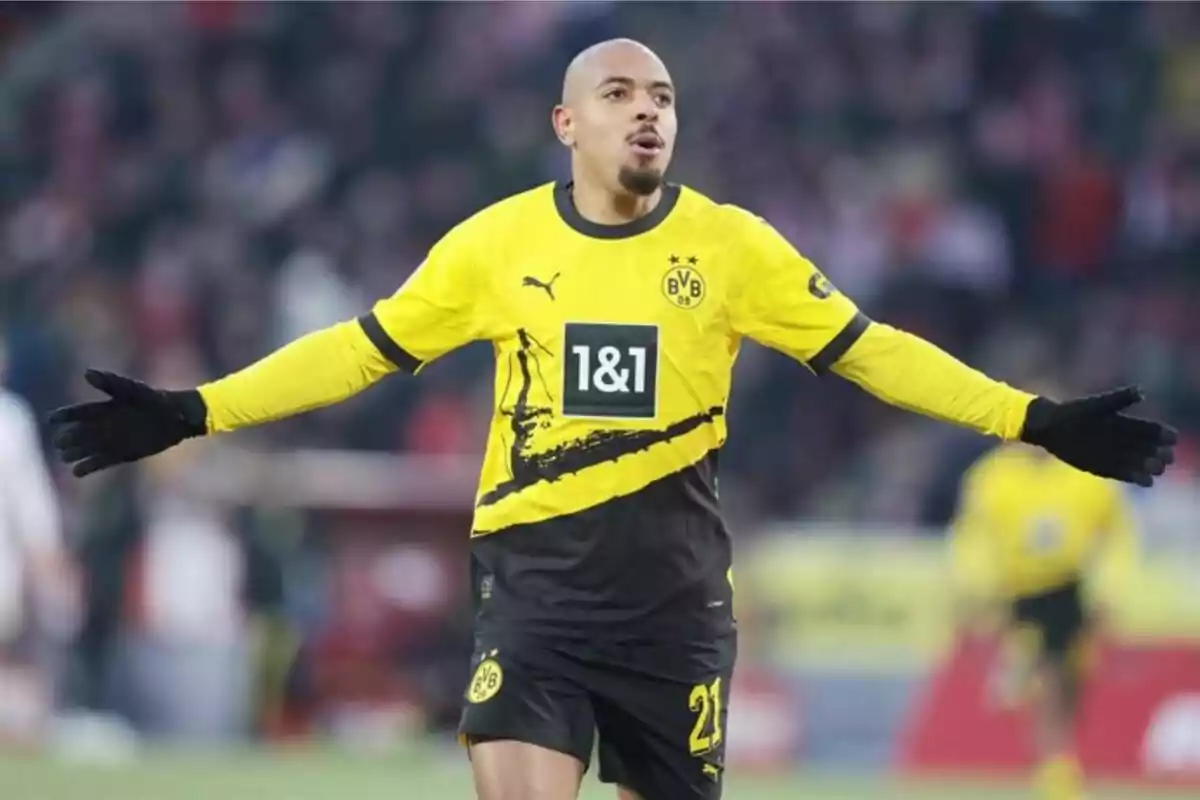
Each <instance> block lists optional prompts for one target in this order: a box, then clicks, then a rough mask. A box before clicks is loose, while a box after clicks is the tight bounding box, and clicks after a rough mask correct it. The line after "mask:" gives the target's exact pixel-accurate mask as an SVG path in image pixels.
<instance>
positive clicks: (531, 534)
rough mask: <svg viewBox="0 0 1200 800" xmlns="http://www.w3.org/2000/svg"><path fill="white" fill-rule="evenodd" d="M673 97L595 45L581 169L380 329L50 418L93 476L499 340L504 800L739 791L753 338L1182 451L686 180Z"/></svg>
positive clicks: (973, 400) (410, 297) (471, 689)
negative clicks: (735, 706) (743, 458)
mask: <svg viewBox="0 0 1200 800" xmlns="http://www.w3.org/2000/svg"><path fill="white" fill-rule="evenodd" d="M675 99H676V98H675V86H674V84H673V82H672V80H671V76H670V74H669V73H668V72H667V69H666V67H664V66H663V63H662V61H660V60H659V59H658V57H657V56H655V55H654V53H652V52H651V51H650V50H649V49H648V48H646V47H645V46H644V45H641V44H638V43H637V42H632V41H628V40H616V41H610V42H604V43H602V44H599V45H596V46H595V47H592V48H590V49H588V50H586V51H585V52H583V53H581V54H580V55H579V56H578V57H577V58H576V59H575V60H574V61H573V62H572V63H571V65H570V67H569V68H568V70H567V74H566V78H565V80H564V82H563V98H562V103H561V104H560V105H559V106H557V107H556V108H555V109H554V111H553V115H552V121H553V125H554V133H555V135H556V136H557V137H558V139H559V141H561V142H562V143H563V145H564V146H566V147H567V148H569V150H570V152H571V179H570V180H566V181H561V182H556V183H552V184H547V185H544V186H539V187H537V188H534V189H531V190H529V191H527V192H524V193H521V194H518V195H515V196H513V197H509V198H507V199H505V200H502V201H500V202H499V203H496V204H495V205H493V206H490V207H489V208H486V209H484V210H483V211H480V212H479V213H477V214H475V215H474V216H473V217H471V218H470V219H468V220H466V221H465V222H462V223H461V224H459V225H458V226H457V227H455V228H454V229H453V230H451V231H450V232H449V233H448V234H446V236H445V237H443V238H442V239H441V241H439V242H438V243H437V244H436V245H434V247H433V249H432V250H430V252H429V254H428V256H427V258H426V259H425V261H424V263H423V264H422V265H421V266H420V267H419V268H418V269H417V270H416V272H415V273H413V275H412V276H411V277H410V278H409V279H408V280H407V281H406V282H405V283H404V285H403V286H401V287H400V289H399V291H397V292H396V294H394V295H392V296H391V297H388V298H386V299H384V300H381V301H380V302H378V303H377V304H376V305H375V306H374V308H373V309H372V310H371V311H370V312H369V313H367V314H364V315H363V316H362V317H360V318H358V319H356V320H350V321H347V322H344V323H341V324H339V325H335V326H332V327H330V328H328V329H325V330H322V331H318V332H316V333H313V334H310V335H308V336H305V337H304V338H301V339H299V340H297V341H295V342H293V343H292V344H290V345H288V346H286V347H284V348H283V349H281V350H279V351H278V352H276V353H274V354H272V355H270V356H268V357H267V358H265V359H263V360H262V361H260V362H258V363H256V364H253V365H251V366H249V367H248V368H246V369H244V370H242V371H241V372H238V373H235V374H233V375H229V376H227V377H225V378H222V379H221V380H218V381H215V382H213V383H209V384H205V385H203V386H200V387H198V388H197V389H194V390H191V391H182V392H167V391H161V390H156V389H152V388H150V387H148V386H146V385H144V384H142V383H139V382H137V381H133V380H130V379H128V378H124V377H121V376H117V375H112V374H110V373H101V372H91V373H89V375H88V380H90V381H91V382H92V384H93V385H94V386H96V388H98V389H99V390H101V391H102V392H104V393H106V394H107V395H108V396H109V397H108V399H105V400H99V401H95V402H91V403H85V404H83V405H80V406H75V407H71V408H67V409H63V410H61V411H58V412H56V413H55V414H54V415H52V421H53V423H54V424H55V426H56V427H57V428H58V432H57V434H56V439H55V441H56V443H57V445H58V447H59V448H60V451H61V452H62V456H63V458H64V459H65V460H66V461H68V462H69V463H73V464H74V465H75V467H74V471H75V473H76V474H77V475H85V474H87V473H89V472H94V471H95V470H98V469H104V468H106V467H110V466H112V465H114V464H118V463H124V462H128V461H132V460H135V459H139V458H144V457H146V456H149V455H152V454H154V453H157V452H160V451H161V450H163V449H165V448H167V447H170V446H172V445H174V444H176V443H177V442H179V441H181V440H182V439H184V438H187V437H189V436H201V435H206V434H215V433H220V432H226V431H233V430H236V429H238V428H243V427H246V426H250V425H257V424H261V423H265V422H268V421H271V420H276V419H280V418H282V417H287V416H290V415H293V414H297V413H300V412H302V411H305V410H308V409H312V408H317V407H320V406H326V405H329V404H331V403H335V402H338V401H340V400H343V399H344V398H347V397H349V396H351V395H353V394H355V393H357V392H359V391H361V390H362V389H365V388H366V387H367V386H369V385H371V384H373V383H375V382H376V381H378V380H380V379H382V378H383V377H385V376H387V375H390V374H392V373H394V372H397V371H401V372H414V373H415V372H419V371H420V370H421V368H422V367H424V366H425V365H426V364H428V363H429V362H431V361H433V360H434V359H436V358H438V357H440V356H442V355H444V354H445V353H448V352H450V351H452V350H454V349H456V348H458V347H460V346H461V345H464V344H466V343H467V342H472V341H477V340H486V341H490V342H491V343H492V344H493V347H494V349H495V352H496V378H495V412H494V414H493V416H492V427H491V431H490V434H489V438H488V444H487V453H486V455H485V457H484V464H483V470H482V475H481V478H480V486H479V493H478V495H477V501H476V508H475V519H474V524H473V527H472V532H471V536H472V539H471V581H472V589H473V591H474V602H475V610H476V631H475V655H474V658H473V664H472V668H473V675H472V678H471V681H470V683H469V684H468V685H467V687H466V690H465V692H464V709H463V716H462V723H461V728H460V732H461V734H462V739H463V741H464V742H465V743H466V744H467V745H468V746H469V748H470V749H469V753H470V757H471V762H472V765H473V771H474V776H475V785H476V789H477V792H478V797H479V798H480V799H481V800H571V799H572V798H575V797H576V796H577V794H578V791H579V784H580V781H581V779H582V777H583V774H584V772H585V771H586V769H587V767H588V765H589V764H590V761H591V757H592V754H593V746H594V745H595V744H596V743H597V742H598V744H599V747H598V751H597V752H598V756H599V758H598V760H599V773H600V778H601V780H603V781H606V782H610V783H615V784H617V785H618V787H619V788H618V792H619V795H620V797H621V798H622V800H634V799H635V798H640V800H689V799H692V798H694V799H695V800H714V799H715V798H719V797H720V795H721V787H722V780H723V773H724V755H723V754H724V748H725V730H726V724H725V723H726V719H727V713H728V708H729V683H730V677H731V675H732V670H733V664H734V659H735V654H736V626H735V622H734V615H733V578H732V571H731V555H730V550H731V548H730V537H729V533H728V531H727V530H726V528H725V525H724V523H723V522H722V519H721V514H720V511H719V508H718V502H717V454H718V453H719V451H720V448H721V445H722V443H723V442H724V441H725V432H726V431H725V405H726V402H727V400H728V397H729V389H730V380H731V372H732V368H733V362H734V359H735V357H736V355H737V352H738V347H739V344H740V342H741V341H742V340H743V339H744V338H746V337H749V338H752V339H755V340H757V341H759V342H762V343H764V344H766V345H768V346H771V347H774V348H776V349H778V350H781V351H782V352H784V353H787V354H789V355H791V356H793V357H794V358H796V359H797V360H798V361H800V362H801V363H803V364H805V365H806V366H808V367H809V368H810V369H812V370H813V371H814V372H817V373H826V372H830V371H833V372H836V373H838V374H840V375H842V376H843V377H846V378H848V379H849V380H851V381H854V382H856V383H857V384H859V385H861V386H863V387H864V388H866V389H867V390H868V391H871V392H873V393H874V394H876V395H877V396H879V397H881V398H882V399H884V400H885V401H887V402H890V403H894V404H896V405H899V406H902V407H904V408H907V409H911V410H915V411H918V412H921V413H925V414H928V415H930V416H934V417H936V418H938V419H943V420H948V421H951V422H956V423H959V424H962V425H965V426H969V427H971V428H974V429H975V430H978V431H980V432H982V433H986V434H989V435H993V436H996V437H1000V438H1005V439H1016V438H1018V437H1020V436H1024V438H1025V439H1026V440H1027V441H1031V442H1035V443H1037V442H1044V443H1045V446H1047V447H1048V448H1050V447H1052V448H1054V449H1055V451H1056V452H1059V453H1061V454H1063V455H1064V457H1068V458H1072V459H1074V460H1075V461H1076V462H1080V463H1087V464H1090V465H1091V467H1090V468H1092V469H1096V470H1100V471H1105V470H1107V471H1108V472H1109V473H1110V474H1112V475H1113V476H1114V477H1121V478H1122V479H1126V480H1137V481H1139V482H1148V481H1150V480H1151V476H1152V475H1153V474H1158V473H1161V472H1162V470H1163V468H1164V466H1165V465H1164V462H1165V460H1168V459H1169V457H1170V453H1169V446H1168V445H1167V444H1165V443H1166V442H1167V441H1168V439H1169V438H1170V432H1169V431H1168V430H1167V429H1165V428H1164V427H1162V426H1159V425H1157V424H1156V423H1150V422H1139V423H1137V424H1135V421H1133V420H1128V419H1127V418H1125V417H1122V416H1120V415H1119V413H1118V412H1119V411H1120V409H1121V408H1124V407H1125V406H1128V405H1129V404H1131V403H1132V402H1134V401H1135V400H1136V399H1137V396H1138V395H1137V392H1136V391H1135V390H1132V389H1130V390H1125V391H1121V392H1117V393H1115V394H1110V395H1105V396H1102V397H1099V398H1089V399H1086V400H1085V401H1082V404H1080V402H1078V401H1077V402H1075V403H1067V404H1057V403H1054V402H1052V401H1050V400H1047V399H1042V398H1037V399H1035V398H1034V397H1033V396H1032V395H1030V394H1028V393H1025V392H1021V391H1018V390H1016V389H1013V388H1010V387H1008V386H1006V385H1004V384H1001V383H997V382H995V381H993V380H991V379H989V378H987V377H986V376H984V375H982V374H980V373H978V372H975V371H973V370H971V369H969V368H968V367H966V366H964V365H963V364H961V363H960V362H958V361H956V360H955V359H953V358H951V357H950V356H948V355H946V354H945V353H943V352H942V351H940V350H938V349H937V348H935V347H933V346H932V345H929V344H927V343H925V342H923V341H922V340H920V339H917V338H915V337H913V336H910V335H908V334H905V333H902V332H900V331H898V330H896V329H894V328H891V327H888V326H887V325H883V324H879V323H874V322H871V321H870V320H868V319H867V318H866V317H865V316H863V315H862V314H861V313H859V311H858V309H857V308H856V307H855V305H854V303H853V302H852V301H851V300H850V299H849V298H847V297H846V296H844V295H843V294H841V293H839V292H838V291H837V290H836V289H834V287H833V286H832V285H830V283H829V282H828V281H827V280H826V279H825V278H824V276H823V275H822V274H821V273H820V272H819V271H818V270H817V269H816V268H815V267H814V266H813V265H812V264H811V263H810V262H809V261H808V260H806V259H805V258H804V257H803V256H801V255H800V254H799V253H797V252H796V250H795V249H794V248H793V247H792V246H791V245H790V244H789V243H788V242H787V241H786V240H785V239H784V238H783V237H782V236H780V235H779V234H778V233H776V232H775V230H774V229H772V228H771V226H770V225H768V224H767V223H766V222H764V221H763V220H761V219H759V218H757V217H755V216H754V215H753V214H751V213H748V212H746V211H744V210H742V209H740V208H737V207H735V206H730V205H721V204H718V203H715V202H713V201H712V200H709V199H708V198H707V197H704V196H703V195H701V194H699V193H698V192H695V191H692V190H690V189H686V188H683V187H680V186H678V185H674V184H670V183H666V182H664V178H663V176H664V173H665V172H666V169H667V166H668V164H669V163H670V160H671V152H672V149H673V147H674V144H675V132H676V125H677V121H676V117H675ZM1063 419H1066V420H1067V422H1068V423H1069V425H1067V428H1068V429H1069V430H1065V429H1064V426H1063V423H1062V422H1061V421H1062V420H1063ZM1068 434H1069V435H1068ZM1080 437H1083V438H1084V439H1086V441H1087V442H1088V444H1087V448H1086V452H1085V451H1082V450H1080V449H1079V447H1077V446H1076V445H1077V444H1078V442H1079V441H1080ZM1068 445H1070V446H1068ZM1116 456H1120V459H1118V460H1119V463H1120V465H1122V466H1121V469H1123V470H1124V472H1114V471H1113V469H1114V468H1113V467H1112V466H1111V464H1112V463H1113V462H1114V459H1115V458H1116ZM1088 459H1090V461H1089V460H1088Z"/></svg>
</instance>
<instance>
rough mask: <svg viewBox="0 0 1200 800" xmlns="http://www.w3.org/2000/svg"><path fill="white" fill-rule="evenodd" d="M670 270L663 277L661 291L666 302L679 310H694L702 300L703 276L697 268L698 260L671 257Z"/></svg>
mask: <svg viewBox="0 0 1200 800" xmlns="http://www.w3.org/2000/svg"><path fill="white" fill-rule="evenodd" d="M669 261H670V262H671V268H670V269H669V270H667V274H666V275H664V276H663V282H662V291H663V294H664V295H665V296H666V298H667V299H668V300H670V301H671V302H672V303H673V304H675V305H676V306H678V307H679V308H695V307H696V306H698V305H700V303H701V301H703V300H704V295H705V286H704V276H702V275H701V274H700V270H699V269H697V267H698V266H699V264H700V259H699V258H697V257H696V256H688V257H687V258H686V259H681V258H679V257H678V256H671V258H670V259H669Z"/></svg>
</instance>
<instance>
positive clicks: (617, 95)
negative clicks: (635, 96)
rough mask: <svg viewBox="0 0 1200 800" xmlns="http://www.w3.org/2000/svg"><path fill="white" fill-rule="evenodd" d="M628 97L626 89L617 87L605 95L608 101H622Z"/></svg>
mask: <svg viewBox="0 0 1200 800" xmlns="http://www.w3.org/2000/svg"><path fill="white" fill-rule="evenodd" d="M625 95H626V91H625V87H623V86H617V87H614V88H612V89H609V90H608V91H607V92H605V93H604V98H605V99H606V100H620V99H621V98H622V97H624V96H625Z"/></svg>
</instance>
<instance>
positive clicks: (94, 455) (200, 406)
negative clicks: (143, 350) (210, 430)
mask: <svg viewBox="0 0 1200 800" xmlns="http://www.w3.org/2000/svg"><path fill="white" fill-rule="evenodd" d="M84 378H86V380H87V382H88V383H90V384H91V385H92V386H94V387H96V388H97V389H99V390H100V391H102V392H104V393H105V394H107V395H108V396H109V399H107V400H96V401H93V402H89V403H79V404H78V405H73V406H66V407H64V408H60V409H57V410H56V411H53V412H51V413H50V417H49V420H48V421H49V423H50V426H51V428H52V429H53V433H54V435H53V441H54V447H55V448H56V449H57V450H58V453H59V456H60V457H61V458H62V460H63V462H64V463H67V464H71V465H72V468H71V472H73V473H74V474H75V476H76V477H78V478H82V477H83V476H84V475H89V474H91V473H93V472H97V471H99V470H102V469H108V468H109V467H112V466H116V465H117V464H126V463H129V462H131V461H137V460H139V459H142V458H146V457H147V456H152V455H154V454H155V453H161V452H162V451H163V450H166V449H167V448H169V447H174V446H175V445H177V444H179V443H180V442H182V441H183V440H184V439H188V438H191V437H193V436H203V435H204V434H205V433H206V432H207V417H208V408H207V407H206V406H205V403H204V398H203V397H201V396H200V393H199V392H198V391H196V390H194V389H192V390H190V391H182V392H175V391H165V390H162V389H154V388H152V387H150V386H147V385H146V384H144V383H142V382H141V381H135V380H133V379H132V378H126V377H123V376H121V375H115V374H113V373H111V372H101V371H99V370H91V369H89V370H88V371H87V372H86V373H85V374H84Z"/></svg>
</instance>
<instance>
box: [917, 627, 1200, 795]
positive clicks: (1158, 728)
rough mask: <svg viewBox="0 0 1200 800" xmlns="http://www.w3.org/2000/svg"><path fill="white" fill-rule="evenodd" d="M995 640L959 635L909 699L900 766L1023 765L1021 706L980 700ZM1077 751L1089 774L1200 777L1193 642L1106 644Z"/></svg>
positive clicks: (1025, 732)
mask: <svg viewBox="0 0 1200 800" xmlns="http://www.w3.org/2000/svg"><path fill="white" fill-rule="evenodd" d="M993 657H994V647H992V646H990V645H980V644H974V643H960V644H959V645H958V646H957V647H956V648H955V649H954V651H953V652H952V653H951V655H950V657H949V658H948V659H946V661H945V662H944V663H943V664H942V665H941V666H940V667H939V668H938V669H937V670H936V671H935V672H934V674H933V675H932V676H931V678H930V681H929V683H928V685H927V687H926V688H925V690H924V691H923V692H922V693H921V694H920V695H919V696H918V697H917V698H916V699H915V701H914V703H913V707H912V709H911V711H910V714H909V719H908V722H907V723H906V725H905V728H904V732H903V734H902V736H901V738H900V740H899V742H898V754H897V756H898V757H897V760H898V765H899V768H900V769H901V770H902V771H904V772H906V773H910V774H913V773H923V772H925V773H928V772H947V771H964V770H980V771H987V772H1004V771H1011V770H1024V769H1027V768H1028V767H1030V766H1031V765H1032V763H1033V748H1032V728H1031V725H1030V721H1029V717H1028V713H1027V711H1025V710H1020V711H1005V710H1003V709H999V708H996V707H994V706H993V705H992V704H990V703H989V702H988V699H987V691H986V681H987V676H988V673H989V670H990V668H991V665H992V658H993ZM1078 754H1079V757H1080V760H1081V761H1082V763H1083V766H1084V769H1085V770H1086V771H1087V772H1088V773H1089V774H1090V775H1094V776H1097V777H1103V778H1111V779H1119V780H1136V781H1143V780H1144V781H1153V782H1162V783H1174V784H1184V785H1196V786H1200V643H1193V642H1181V643H1160V644H1139V645H1137V646H1133V645H1120V644H1117V645H1112V646H1109V647H1107V648H1105V652H1104V653H1103V654H1102V655H1101V657H1100V659H1099V663H1098V664H1097V669H1096V672H1095V673H1094V674H1093V676H1092V678H1091V680H1090V681H1089V684H1088V687H1087V690H1086V692H1085V695H1084V699H1083V707H1082V710H1081V717H1080V725H1079V731H1078Z"/></svg>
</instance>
